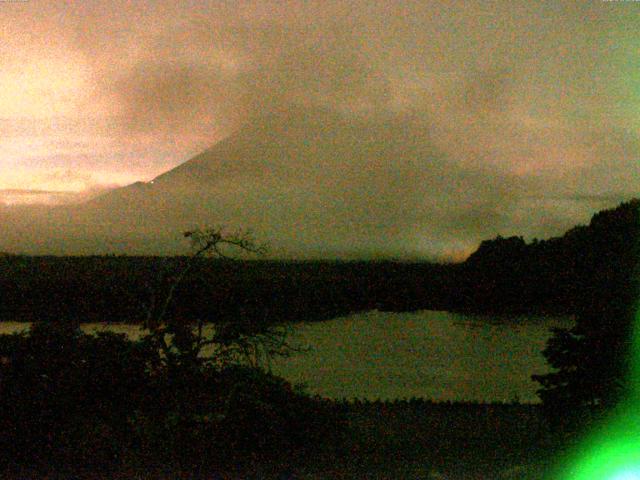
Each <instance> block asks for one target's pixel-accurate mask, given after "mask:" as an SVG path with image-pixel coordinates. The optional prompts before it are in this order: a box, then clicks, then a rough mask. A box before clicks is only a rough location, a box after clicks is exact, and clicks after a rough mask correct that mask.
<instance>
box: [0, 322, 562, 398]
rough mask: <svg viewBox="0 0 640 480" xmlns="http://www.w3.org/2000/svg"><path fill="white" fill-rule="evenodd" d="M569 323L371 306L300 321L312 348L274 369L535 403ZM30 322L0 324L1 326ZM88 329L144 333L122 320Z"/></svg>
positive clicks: (391, 388)
mask: <svg viewBox="0 0 640 480" xmlns="http://www.w3.org/2000/svg"><path fill="white" fill-rule="evenodd" d="M571 325H572V321H571V319H567V318H549V317H521V318H517V319H514V318H510V319H509V318H502V319H496V318H490V317H472V316H463V315H458V314H451V313H448V312H436V311H429V310H425V311H420V312H413V313H386V312H378V311H371V312H366V313H359V314H354V315H350V316H347V317H340V318H336V319H334V320H331V321H327V322H322V323H300V324H297V325H295V326H294V329H293V334H292V336H291V338H290V341H291V343H292V344H294V345H296V346H300V347H303V348H305V349H306V351H305V352H303V353H298V354H295V355H293V356H292V357H290V358H287V359H279V360H277V361H275V362H274V363H273V364H272V370H273V372H274V373H276V374H278V375H281V376H283V377H285V378H287V379H288V380H289V381H291V382H293V383H304V384H306V386H307V391H308V392H310V393H312V394H318V395H322V396H326V397H331V398H343V397H346V398H366V399H371V400H375V399H378V398H380V399H395V398H411V397H425V398H430V399H434V400H477V401H494V400H497V401H510V400H514V399H519V400H520V401H525V402H536V401H538V399H537V397H536V394H535V391H536V389H537V388H538V384H536V383H535V382H532V381H531V380H530V376H531V374H533V373H545V372H547V371H549V368H548V366H547V365H546V363H545V359H544V357H543V356H542V353H541V352H542V349H543V348H544V346H545V343H546V341H547V339H548V338H549V337H550V335H551V332H550V329H551V328H552V327H569V326H571ZM24 328H26V327H25V324H20V323H11V322H7V323H2V324H0V332H9V331H16V330H20V329H24ZM83 328H84V329H85V330H86V331H98V330H102V329H105V328H108V329H110V330H113V331H117V332H123V333H127V334H129V335H131V336H132V337H135V336H137V334H139V330H138V329H137V327H135V326H130V325H122V324H111V325H108V326H105V325H103V324H102V325H96V324H88V325H85V326H84V327H83Z"/></svg>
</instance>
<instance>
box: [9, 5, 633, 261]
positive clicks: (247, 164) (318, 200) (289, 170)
mask: <svg viewBox="0 0 640 480" xmlns="http://www.w3.org/2000/svg"><path fill="white" fill-rule="evenodd" d="M28 3H31V5H20V6H18V7H17V8H16V9H13V10H11V11H10V12H9V13H8V14H7V16H6V17H5V18H4V20H0V22H2V23H1V24H2V27H3V28H5V30H6V32H8V34H9V35H8V36H9V37H10V40H9V41H8V42H7V43H6V44H4V45H2V46H0V53H3V52H4V53H7V54H8V53H10V52H11V53H12V55H13V56H15V52H19V53H20V55H19V56H20V58H24V59H26V60H28V62H27V63H28V64H29V65H30V68H28V69H26V70H25V72H27V73H24V74H23V77H24V78H23V80H24V82H22V84H23V85H27V86H29V85H30V87H29V88H30V90H29V92H27V93H29V94H30V95H31V97H30V98H33V104H34V105H53V103H55V105H61V106H64V108H65V110H64V111H65V112H66V117H65V120H64V121H62V120H60V121H53V120H51V119H48V120H46V121H42V122H33V121H32V120H33V119H26V120H25V119H22V120H17V119H13V118H4V119H2V120H0V131H1V133H2V134H4V133H5V132H6V133H7V135H0V138H4V139H5V140H4V141H3V145H2V146H3V147H6V148H4V149H3V150H4V151H5V152H9V153H5V155H4V156H3V157H0V161H2V162H5V165H10V168H7V170H9V169H11V170H14V169H17V170H20V169H22V170H21V171H22V172H23V177H22V178H23V181H25V182H26V180H25V179H29V180H33V179H35V178H40V180H39V181H40V185H39V186H40V187H41V188H47V183H46V182H47V181H48V182H50V183H53V184H55V185H62V184H64V183H66V184H67V185H76V186H80V187H81V188H85V187H87V188H92V187H91V186H92V185H94V184H102V183H129V182H130V181H132V180H134V179H140V180H144V181H147V180H150V179H151V178H153V177H154V176H155V175H157V174H159V173H161V172H162V171H165V170H168V169H170V168H172V167H174V166H176V165H178V164H179V163H180V162H182V161H184V160H186V159H187V158H189V157H190V156H192V155H193V154H196V153H198V152H199V151H201V150H203V149H204V148H206V147H209V146H211V145H212V144H214V143H216V142H217V141H219V140H221V139H222V138H223V137H225V136H227V135H229V134H232V132H237V131H238V129H241V128H243V127H246V126H248V127H246V128H256V129H260V128H262V129H268V128H270V125H269V124H268V123H265V118H267V119H268V118H270V117H269V116H266V117H265V114H266V113H269V112H272V113H274V112H275V113H274V114H276V115H280V114H281V113H282V112H287V111H289V112H290V117H289V120H290V124H289V125H287V126H280V127H278V128H279V129H278V130H277V135H276V134H274V135H273V136H272V138H270V139H269V142H270V143H271V144H272V145H274V144H277V142H278V141H279V140H278V139H279V137H286V136H287V135H294V133H295V132H294V131H295V130H296V129H302V128H320V127H318V126H317V125H314V124H313V123H312V122H311V121H310V120H304V121H302V124H296V122H300V121H301V119H300V116H296V113H295V111H296V109H300V110H301V111H302V112H314V111H317V109H318V108H321V109H324V110H325V111H330V112H333V113H339V114H341V115H346V116H347V117H348V118H349V121H348V122H347V123H349V122H350V125H351V126H350V127H349V128H350V129H351V130H350V131H351V132H352V133H353V135H352V136H351V137H350V138H351V140H350V141H353V142H354V144H357V145H360V147H362V150H360V153H354V152H356V150H357V149H351V150H348V149H343V150H342V151H339V152H337V155H338V157H339V158H336V159H328V158H327V155H329V153H332V152H333V153H335V152H334V151H333V150H331V148H330V145H329V146H328V147H327V148H323V147H319V146H317V145H315V146H312V147H311V146H310V147H309V148H314V149H315V150H313V151H312V150H309V151H305V152H303V153H304V155H300V156H299V157H300V158H303V159H304V162H306V163H304V162H303V163H296V159H295V158H294V157H295V155H297V154H298V153H299V151H298V150H295V151H288V152H285V155H284V156H283V158H278V159H275V158H271V159H269V162H259V161H255V162H253V163H251V161H249V160H247V159H246V158H234V159H233V162H232V163H233V164H231V163H230V162H231V161H230V160H229V161H227V162H226V163H225V162H224V159H220V161H219V166H218V170H216V172H214V174H211V175H218V176H220V180H219V182H218V184H217V185H218V187H216V188H217V190H215V192H216V194H217V195H218V196H219V197H220V198H223V199H224V198H231V197H233V195H238V192H244V193H243V194H244V195H245V198H247V199H248V201H249V200H251V201H255V204H254V207H255V208H257V207H258V206H259V205H260V201H262V202H267V201H270V202H271V204H275V203H277V202H275V201H273V200H272V199H273V198H280V197H283V198H284V197H287V196H291V198H293V199H296V201H298V203H299V205H301V207H300V210H299V211H296V212H293V213H291V214H292V215H297V217H298V218H299V219H300V222H303V221H307V224H308V227H306V228H308V231H301V232H300V235H299V236H300V237H301V239H302V240H304V241H307V242H311V243H313V242H320V243H318V244H321V243H322V242H332V241H333V242H338V240H339V239H340V238H341V236H342V235H345V232H347V233H349V234H350V235H352V237H349V238H352V239H354V242H355V239H356V237H358V238H362V239H364V238H367V237H369V238H379V239H380V241H379V243H378V244H376V248H378V247H379V248H386V247H385V245H387V246H388V242H389V241H391V240H390V238H392V237H393V239H394V240H393V241H394V242H396V243H397V245H396V246H394V247H393V248H397V249H402V248H404V249H410V248H413V247H412V245H415V244H416V242H419V239H420V238H423V237H424V238H428V239H429V241H428V242H426V241H425V242H426V243H425V245H426V244H429V245H431V247H429V248H436V249H439V250H440V251H443V250H446V249H447V248H448V247H447V246H446V245H455V248H456V249H458V250H465V249H467V248H468V245H469V244H472V243H473V242H476V241H479V240H480V239H481V238H483V237H486V236H491V235H493V234H494V233H502V234H509V233H513V234H516V233H523V234H525V235H537V236H543V235H551V234H559V233H561V229H562V228H564V227H565V226H566V227H569V226H571V225H572V224H573V223H575V222H576V221H583V219H584V217H585V216H586V215H587V214H588V211H590V210H588V209H594V208H596V205H595V200H594V202H591V201H587V198H588V197H589V196H592V195H595V196H598V198H602V199H603V202H604V199H605V197H607V196H609V195H612V196H613V197H615V196H617V195H618V194H620V195H626V194H632V193H633V192H638V191H639V190H640V170H639V168H640V167H638V165H640V163H639V162H638V161H637V158H638V155H639V154H640V141H639V137H638V134H637V128H635V127H637V118H638V112H637V108H635V107H634V105H636V104H637V101H638V100H639V99H638V96H637V91H638V88H637V85H638V84H639V82H640V78H639V77H638V75H637V74H636V73H634V70H633V68H632V67H630V65H632V62H631V60H632V59H633V58H634V57H633V55H635V53H634V52H635V50H634V49H635V45H636V43H637V42H636V41H635V39H634V38H633V36H632V35H629V33H628V32H633V31H637V29H638V27H640V25H639V20H638V18H637V16H632V15H629V13H630V8H632V7H633V6H632V5H624V4H623V2H588V3H581V4H576V3H562V2H560V3H558V2H555V3H549V2H547V3H540V2H528V1H515V2H506V3H490V2H489V3H488V2H483V1H469V2H464V4H457V3H442V2H382V1H380V2H378V1H370V0H354V1H351V2H339V1H335V2H334V1H331V0H323V1H305V2H303V1H278V2H275V1H274V2H271V1H266V2H223V1H203V2H186V3H185V2H173V1H169V0H158V1H151V0H142V1H140V2H135V3H131V2H127V1H124V0H122V1H120V0H113V1H111V2H104V3H97V2H80V3H74V4H62V3H56V2H51V3H48V4H40V3H38V8H35V7H34V4H33V2H28ZM27 32H30V33H28V34H27ZM3 58H4V57H3ZM7 58H9V55H7ZM2 62H3V63H2V66H5V60H2ZM6 63H7V66H8V67H11V68H10V69H9V68H7V69H6V71H11V72H13V73H12V75H13V74H15V73H16V72H19V71H20V68H18V67H19V66H20V65H19V64H18V65H17V66H16V64H15V62H13V63H12V62H9V61H7V62H6ZM9 64H10V65H9ZM45 66H50V67H52V68H53V67H55V68H54V69H53V70H52V72H53V73H52V74H51V75H52V76H56V78H55V79H54V80H55V81H48V80H47V81H43V79H42V78H31V77H30V75H31V76H33V75H36V74H38V75H44V73H41V72H45V71H46V69H45V68H44V67H45ZM63 66H68V68H67V67H65V68H62V67H63ZM36 67H38V68H36ZM40 67H42V68H40ZM65 75H66V76H73V77H75V76H77V78H74V79H71V80H73V81H66V80H65V78H63V77H65ZM1 76H2V73H0V77H1ZM12 78H13V77H12ZM21 78H22V77H21ZM13 83H14V84H16V83H17V82H15V81H14V82H13ZM16 89H17V86H16ZM22 93H23V94H24V91H22ZM71 93H73V95H71ZM8 98H9V97H7V99H8ZM7 99H5V100H7ZM54 100H55V102H53V101H54ZM7 101H9V100H7ZM47 102H49V103H47ZM51 102H53V103H51ZM0 105H2V103H1V102H0ZM10 105H13V106H15V105H14V104H10ZM294 106H295V108H294ZM56 108H58V107H56ZM59 109H62V107H60V108H59ZM40 113H41V115H42V116H44V117H46V114H47V112H46V111H43V112H40ZM74 116H76V117H77V118H75V119H73V120H70V118H73V117H74ZM0 117H6V115H3V112H2V111H0ZM398 118H403V120H402V121H398ZM363 121H365V122H368V123H369V124H370V125H377V126H376V127H375V129H373V130H371V129H370V130H367V129H362V128H360V127H361V123H359V122H363ZM65 122H68V123H65ZM349 128H346V127H345V128H343V130H349ZM327 129H329V130H330V128H329V127H327ZM367 132H369V133H367ZM359 134H362V135H373V136H376V137H377V138H378V142H379V143H380V144H384V143H385V142H390V144H389V145H388V146H386V147H384V148H383V151H384V155H382V154H380V155H379V156H378V157H375V151H376V150H375V148H372V147H371V145H370V143H367V142H366V141H365V140H363V139H362V138H359V137H358V135H359ZM318 135H319V136H322V132H319V133H318ZM344 135H347V133H344ZM349 135H351V134H349ZM322 138H326V139H327V140H326V141H327V142H328V143H329V144H330V143H331V142H332V141H333V140H332V138H331V137H322ZM398 139H401V140H398ZM269 142H266V141H265V142H264V144H261V147H262V148H265V149H269V148H274V149H277V145H276V146H272V147H270V144H269ZM358 142H359V143H358ZM296 148H299V149H301V150H304V148H307V147H305V146H304V145H302V146H300V145H298V146H296ZM367 148H369V150H367ZM376 148H381V147H380V145H378V147H376ZM407 151H410V152H412V153H413V154H415V155H413V157H411V156H410V155H408V154H407V153H406V152H407ZM346 154H349V155H350V156H349V157H347V156H346ZM369 154H371V155H373V157H372V158H367V160H368V161H370V163H369V164H368V165H369V166H367V164H365V162H364V158H365V157H366V156H367V155H369ZM427 158H428V159H429V160H428V161H427V160H425V159H427ZM410 159H411V160H410ZM315 162H320V163H321V162H325V163H324V164H322V165H323V166H318V165H317V164H316V163H315ZM327 162H328V163H327ZM376 162H377V163H376ZM3 166H4V165H3ZM37 168H46V169H47V170H50V171H53V173H52V175H53V176H52V177H51V178H49V179H48V180H47V179H46V178H44V177H37V176H36V175H34V174H33V172H34V171H35V170H36V169H37ZM8 177H9V175H3V178H8ZM54 177H55V178H54ZM12 182H13V181H12ZM16 182H17V180H16ZM16 182H13V183H12V185H13V184H15V183H16ZM23 186H24V185H23ZM567 198H569V199H571V198H573V199H576V200H575V201H574V200H567V201H565V200H562V199H567ZM607 198H608V197H607ZM578 199H579V200H578ZM611 200H613V198H611ZM599 205H600V204H599V203H598V206H599ZM272 208H274V209H275V208H276V207H275V206H274V207H272ZM527 212H528V213H527ZM265 215H267V214H265ZM283 215H284V213H283ZM331 216H332V217H333V218H334V219H335V222H333V223H332V225H333V227H332V228H328V229H324V230H323V229H322V228H319V227H318V228H316V226H317V225H320V224H322V223H326V222H328V221H329V220H330V217H331ZM270 218H275V217H274V216H273V215H272V216H271V217H270ZM305 219H306V220H305ZM314 225H316V226H314ZM283 232H284V230H283ZM380 232H383V233H384V235H381V234H380ZM284 233H286V232H284ZM416 239H418V240H416ZM359 241H360V240H359ZM372 242H373V243H375V242H374V241H373V240H372ZM343 243H344V244H345V248H346V245H347V244H348V243H349V242H348V241H345V242H343ZM318 248H320V247H318ZM372 248H373V247H372ZM425 248H427V247H425Z"/></svg>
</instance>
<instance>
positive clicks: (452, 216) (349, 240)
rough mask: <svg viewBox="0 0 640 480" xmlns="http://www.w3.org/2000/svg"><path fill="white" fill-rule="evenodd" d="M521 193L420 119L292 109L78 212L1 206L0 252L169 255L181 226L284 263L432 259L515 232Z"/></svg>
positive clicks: (179, 242) (514, 182)
mask: <svg viewBox="0 0 640 480" xmlns="http://www.w3.org/2000/svg"><path fill="white" fill-rule="evenodd" d="M521 189H522V187H521V185H520V184H519V180H518V179H517V178H512V177H508V176H506V175H504V174H500V173H499V172H496V171H494V170H491V169H488V168H486V167H479V166H478V167H473V166H469V165H466V166H465V167H464V168H462V167H461V166H460V165H458V164H456V163H454V162H451V161H449V160H448V159H446V158H445V157H444V156H443V155H441V154H440V153H439V152H437V151H436V150H435V149H434V148H433V147H432V145H431V142H430V138H429V129H428V127H427V125H426V124H424V123H422V122H421V121H418V120H416V119H415V118H412V117H407V116H404V117H400V116H395V117H394V116H389V117H387V118H385V119H384V121H380V120H378V121H375V122H373V121H369V120H367V119H366V118H364V117H360V118H355V117H353V116H350V117H348V116H345V115H342V114H338V113H334V112H330V111H326V110H305V109H300V108H292V109H290V110H288V111H284V112H276V113H271V114H268V115H264V116H262V117H259V118H256V119H254V120H253V121H252V122H250V123H248V124H247V125H246V126H245V127H243V128H241V129H240V130H238V131H237V132H236V133H234V134H233V135H231V136H230V137H228V138H226V139H224V140H222V141H221V142H219V143H217V144H216V145H214V146H212V147H211V148H210V149H208V150H206V151H205V152H203V153H201V154H199V155H197V156H196V157H194V158H192V159H190V160H188V161H187V162H185V163H183V164H181V165H179V166H177V167H176V168H174V169H173V170H171V171H168V172H166V173H164V174H162V175H160V176H158V177H157V178H156V179H154V180H153V181H152V182H149V183H140V182H139V183H135V184H133V185H129V186H127V187H124V188H120V189H116V190H113V191H110V192H108V193H106V194H104V195H102V196H100V197H97V198H94V199H93V200H91V201H89V202H87V203H85V204H82V205H79V206H66V207H57V208H50V209H45V210H43V209H37V211H35V210H34V212H33V213H31V214H27V215H24V214H18V215H17V216H16V214H15V212H14V213H6V212H5V213H4V215H5V216H7V215H8V216H10V217H11V218H8V217H7V218H5V224H6V225H10V226H11V227H10V228H8V229H6V231H5V233H4V235H2V236H0V251H1V250H9V251H25V252H33V253H63V254H72V253H82V254H87V253H130V254H131V253H136V254H156V253H162V254H164V253H175V252H177V251H181V250H184V247H185V244H184V241H183V239H182V236H181V232H183V231H184V230H185V229H188V228H193V227H194V226H205V225H212V224H225V225H228V226H230V227H233V228H235V227H242V228H249V229H252V230H254V231H255V234H256V236H257V237H258V238H260V239H263V240H266V241H268V242H269V243H270V244H271V252H272V255H273V256H276V257H297V258H299V257H324V258H331V257H371V256H376V255H382V256H395V257H403V258H415V257H421V258H424V257H425V256H426V255H430V254H434V253H436V254H437V253H440V254H441V253H442V251H445V250H446V249H447V248H450V247H449V245H450V244H451V243H454V244H458V245H459V244H461V243H463V242H466V243H467V244H468V245H474V244H475V243H476V242H477V241H479V240H480V239H482V238H486V237H488V236H492V235H493V234H494V233H495V231H496V229H503V228H504V227H505V226H509V225H510V218H511V217H510V216H511V215H512V212H511V206H510V205H509V202H510V201H511V199H512V198H514V197H515V196H517V194H518V192H519V191H520V190H521ZM480 219H481V220H480Z"/></svg>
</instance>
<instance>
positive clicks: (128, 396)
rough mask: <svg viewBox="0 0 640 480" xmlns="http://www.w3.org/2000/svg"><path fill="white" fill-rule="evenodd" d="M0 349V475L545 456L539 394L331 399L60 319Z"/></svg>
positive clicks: (478, 472)
mask: <svg viewBox="0 0 640 480" xmlns="http://www.w3.org/2000/svg"><path fill="white" fill-rule="evenodd" d="M0 352H1V354H2V366H1V368H0V373H1V377H0V378H1V379H2V381H1V383H0V388H1V389H2V396H1V397H0V427H1V428H0V452H1V454H0V461H1V464H0V465H1V467H2V474H1V475H2V478H45V477H47V478H167V479H168V478H428V475H429V474H430V473H432V472H439V473H440V474H442V475H445V474H446V475H454V478H498V477H496V476H495V475H498V474H502V473H501V472H506V471H508V470H510V469H511V470H513V471H518V472H520V473H522V472H523V471H524V469H530V468H531V464H532V463H534V462H540V461H542V463H543V464H545V465H546V463H545V462H548V461H549V460H548V459H549V458H550V456H549V448H550V446H551V445H552V437H551V435H550V431H549V428H548V425H547V423H546V420H545V418H544V416H543V415H542V411H541V409H540V408H539V407H538V406H535V405H518V404H492V405H482V404H456V403H453V404H449V403H441V404H440V403H431V402H428V401H424V400H415V399H414V400H410V401H406V400H404V401H396V402H386V403H381V402H358V401H356V402H331V401H328V400H322V399H319V398H310V397H308V396H305V395H304V394H302V393H300V392H298V391H296V389H295V388H292V387H291V385H289V384H288V383H287V382H285V381H283V380H281V379H278V378H275V377H273V376H271V375H269V374H268V373H265V372H264V371H261V370H259V369H255V368H250V367H246V366H240V365H237V364H235V365H234V364H227V365H224V366H220V367H216V366H214V365H213V364H206V363H203V364H200V366H199V367H198V368H195V366H194V365H188V364H187V363H172V364H167V363H166V362H165V361H163V360H162V359H160V358H158V356H157V352H156V350H155V349H154V348H153V347H152V346H151V345H149V344H148V343H147V342H145V341H139V342H132V341H129V340H127V339H126V338H124V337H123V336H121V335H116V334H113V333H101V334H99V335H98V336H91V335H87V334H83V333H81V332H80V331H79V330H77V329H74V328H70V327H69V326H68V324H66V325H65V324H54V323H48V324H42V325H38V326H37V327H36V328H34V329H33V331H32V332H31V333H30V334H21V335H12V336H4V337H2V340H1V342H0ZM151 366H155V368H150V367H151ZM538 470H539V465H538V466H537V467H536V471H538ZM445 478H451V477H449V476H447V477H445ZM505 478H508V477H505ZM513 478H516V477H513ZM521 478H525V477H521ZM532 478H534V477H532ZM535 478H537V477H535Z"/></svg>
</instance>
